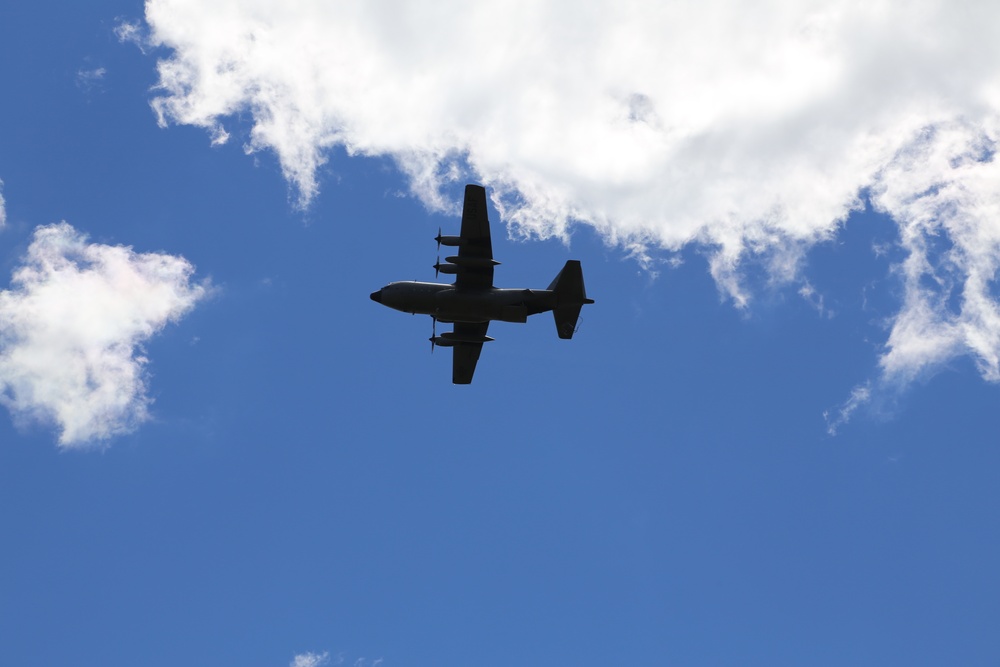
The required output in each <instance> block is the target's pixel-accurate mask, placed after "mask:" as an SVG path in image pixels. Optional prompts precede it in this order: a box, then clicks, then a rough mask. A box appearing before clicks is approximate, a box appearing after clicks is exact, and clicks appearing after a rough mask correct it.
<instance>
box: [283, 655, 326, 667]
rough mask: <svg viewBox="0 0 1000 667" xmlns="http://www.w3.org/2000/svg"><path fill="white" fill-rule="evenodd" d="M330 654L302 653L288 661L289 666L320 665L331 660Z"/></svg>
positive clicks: (307, 666) (315, 666) (308, 666)
mask: <svg viewBox="0 0 1000 667" xmlns="http://www.w3.org/2000/svg"><path fill="white" fill-rule="evenodd" d="M329 658H330V654H329V653H327V652H323V653H301V654H299V655H297V656H295V658H294V659H293V660H292V661H291V662H290V663H288V667H320V665H325V664H327V663H328V662H329Z"/></svg>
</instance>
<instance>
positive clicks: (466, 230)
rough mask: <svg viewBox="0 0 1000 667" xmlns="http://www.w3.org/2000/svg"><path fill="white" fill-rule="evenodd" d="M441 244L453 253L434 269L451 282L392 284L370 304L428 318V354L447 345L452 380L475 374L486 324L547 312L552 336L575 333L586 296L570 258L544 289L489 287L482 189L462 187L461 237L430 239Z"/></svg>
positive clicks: (490, 253)
mask: <svg viewBox="0 0 1000 667" xmlns="http://www.w3.org/2000/svg"><path fill="white" fill-rule="evenodd" d="M434 240H435V241H437V242H438V251H439V252H440V250H441V246H443V245H444V246H449V247H457V248H458V254H457V255H455V256H454V257H447V258H445V262H446V263H445V264H442V263H441V259H440V257H439V258H438V261H437V264H435V265H434V271H435V276H437V275H438V274H439V273H444V274H448V275H454V276H455V282H454V284H446V283H424V282H417V281H402V282H392V283H389V284H388V285H386V286H385V287H383V288H382V289H380V290H377V291H375V292H372V293H371V299H372V301H375V302H376V303H381V304H382V305H383V306H388V307H389V308H393V309H395V310H401V311H403V312H404V313H413V314H417V313H420V314H422V315H430V316H431V317H432V318H433V327H432V334H431V338H430V341H431V352H433V351H434V346H435V345H437V346H440V347H450V348H452V350H453V354H452V372H451V381H452V382H453V383H454V384H470V383H471V382H472V376H473V374H474V373H475V372H476V364H477V363H478V361H479V354H480V353H481V352H482V350H483V343H488V342H490V341H492V340H493V338H490V337H489V336H487V335H486V330H487V329H488V328H489V326H490V322H492V321H493V320H498V321H501V322H521V323H523V322H527V321H528V316H529V315H536V314H538V313H545V312H548V311H552V315H553V317H554V318H555V322H556V333H558V334H559V337H560V338H564V339H569V338H572V337H573V334H574V333H575V332H576V323H577V319H578V318H579V316H580V309H581V308H582V307H583V306H584V304H590V303H594V300H593V299H588V298H587V293H586V290H585V289H584V286H583V270H582V269H581V268H580V262H579V260H575V259H571V260H569V261H567V262H566V265H565V266H563V268H562V270H561V271H560V272H559V274H558V275H556V277H555V279H554V280H553V281H552V284H550V285H549V286H548V287H547V288H546V289H543V290H541V289H499V288H497V287H494V286H493V267H495V266H497V265H498V264H500V262H498V261H496V260H495V259H493V244H492V242H491V241H490V221H489V219H488V217H487V212H486V189H485V188H483V187H482V186H481V185H474V184H469V185H466V186H465V202H464V205H463V209H462V232H461V235H460V236H442V235H441V230H440V229H439V230H438V235H437V236H436V237H435V239H434ZM438 321H441V322H448V323H453V324H454V325H455V329H454V331H449V332H445V333H442V334H441V335H440V336H439V335H438V334H437V322H438Z"/></svg>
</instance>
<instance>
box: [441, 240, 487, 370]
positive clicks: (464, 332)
mask: <svg viewBox="0 0 1000 667" xmlns="http://www.w3.org/2000/svg"><path fill="white" fill-rule="evenodd" d="M463 230H464V226H463ZM489 326H490V323H489V322H479V323H475V324H469V323H468V322H455V333H456V334H458V335H459V336H461V337H462V338H468V339H474V338H484V337H485V336H486V330H487V329H488V328H489ZM482 351H483V344H482V343H455V346H454V347H453V348H452V355H454V356H453V357H452V364H451V381H452V383H454V384H470V383H471V382H472V375H473V374H474V373H475V372H476V363H477V362H478V361H479V353H480V352H482Z"/></svg>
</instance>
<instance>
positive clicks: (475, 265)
mask: <svg viewBox="0 0 1000 667" xmlns="http://www.w3.org/2000/svg"><path fill="white" fill-rule="evenodd" d="M444 259H445V261H446V262H451V263H452V264H455V265H456V266H461V267H468V268H470V269H485V268H487V267H490V266H498V265H499V264H500V262H498V261H496V260H495V259H490V258H489V257H460V256H458V255H455V256H453V257H445V258H444Z"/></svg>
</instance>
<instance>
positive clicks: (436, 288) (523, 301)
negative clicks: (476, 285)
mask: <svg viewBox="0 0 1000 667" xmlns="http://www.w3.org/2000/svg"><path fill="white" fill-rule="evenodd" d="M371 299H372V301H376V302H378V303H381V304H382V305H384V306H388V307H389V308H394V309H395V310H400V311H402V312H404V313H419V314H421V315H430V316H431V317H434V318H436V319H437V320H439V321H441V322H489V321H493V320H499V321H502V322H526V321H527V319H528V316H529V315H534V314H536V313H544V312H546V311H549V310H552V309H553V308H554V307H555V305H556V298H555V293H554V292H553V291H552V290H533V289H499V288H496V287H491V288H489V289H460V288H458V287H456V286H455V285H449V284H442V283H423V282H416V281H400V282H394V283H389V284H388V285H386V286H385V287H383V288H382V289H380V290H378V291H377V292H372V294H371Z"/></svg>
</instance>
